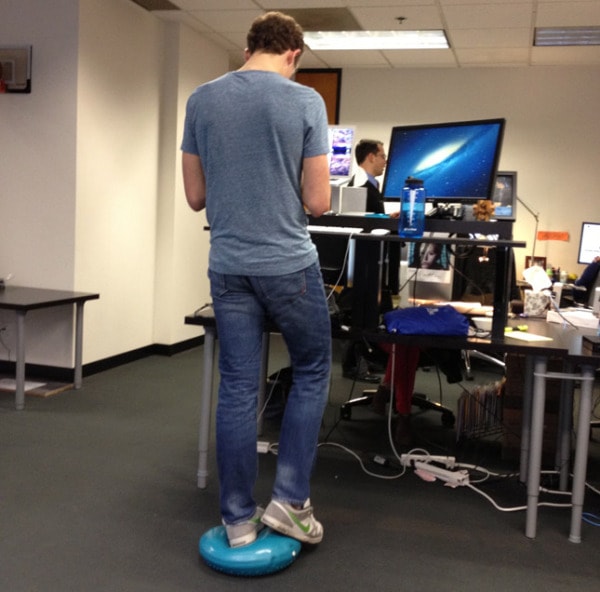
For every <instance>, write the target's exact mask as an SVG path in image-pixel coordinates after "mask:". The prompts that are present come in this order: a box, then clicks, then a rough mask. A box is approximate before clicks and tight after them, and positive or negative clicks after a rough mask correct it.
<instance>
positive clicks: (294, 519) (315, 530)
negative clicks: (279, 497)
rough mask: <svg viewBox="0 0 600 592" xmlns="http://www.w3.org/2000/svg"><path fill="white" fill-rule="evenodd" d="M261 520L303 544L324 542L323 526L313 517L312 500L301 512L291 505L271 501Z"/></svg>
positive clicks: (306, 503) (305, 504) (306, 502)
mask: <svg viewBox="0 0 600 592" xmlns="http://www.w3.org/2000/svg"><path fill="white" fill-rule="evenodd" d="M261 520H262V522H263V524H266V525H267V526H269V527H270V528H272V529H273V530H276V531H277V532H280V533H281V534H285V535H287V536H289V537H292V538H294V539H297V540H299V541H301V542H303V543H310V544H312V545H315V544H317V543H320V542H321V541H322V540H323V525H322V524H321V523H320V522H319V521H318V520H317V519H316V518H315V517H314V516H313V507H312V506H311V505H310V499H307V500H306V501H305V502H304V505H303V506H302V508H301V509H299V510H298V509H296V508H294V506H292V505H291V504H286V503H285V502H279V501H276V500H271V502H270V503H269V505H268V506H267V509H266V510H265V513H264V514H263V516H262V518H261Z"/></svg>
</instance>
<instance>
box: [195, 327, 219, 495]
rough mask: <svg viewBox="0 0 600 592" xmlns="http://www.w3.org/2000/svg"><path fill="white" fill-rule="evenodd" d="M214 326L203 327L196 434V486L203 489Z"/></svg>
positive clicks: (208, 429) (206, 474) (206, 463)
mask: <svg viewBox="0 0 600 592" xmlns="http://www.w3.org/2000/svg"><path fill="white" fill-rule="evenodd" d="M215 335H216V328H214V327H205V328H204V361H203V376H202V394H201V397H202V398H201V401H200V430H199V434H198V475H197V477H198V487H199V488H200V489H204V488H205V487H206V481H207V477H208V440H209V437H210V419H211V401H212V391H213V376H214V373H213V365H214V356H215Z"/></svg>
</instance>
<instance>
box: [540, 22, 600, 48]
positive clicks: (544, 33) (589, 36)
mask: <svg viewBox="0 0 600 592" xmlns="http://www.w3.org/2000/svg"><path fill="white" fill-rule="evenodd" d="M533 44H534V45H536V46H538V47H540V46H541V47H543V46H546V47H548V46H557V45H558V46H561V45H600V27H547V28H539V29H536V30H535V38H534V42H533Z"/></svg>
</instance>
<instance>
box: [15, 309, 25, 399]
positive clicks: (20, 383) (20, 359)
mask: <svg viewBox="0 0 600 592" xmlns="http://www.w3.org/2000/svg"><path fill="white" fill-rule="evenodd" d="M16 313H17V355H16V375H15V383H16V385H15V408H16V409H17V411H21V410H22V409H24V408H25V311H24V310H17V311H16Z"/></svg>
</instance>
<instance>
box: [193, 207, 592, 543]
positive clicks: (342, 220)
mask: <svg viewBox="0 0 600 592" xmlns="http://www.w3.org/2000/svg"><path fill="white" fill-rule="evenodd" d="M310 222H311V224H312V223H317V224H320V225H323V226H327V225H328V224H331V225H333V226H345V225H346V226H362V227H363V228H365V230H371V229H373V228H387V229H389V230H395V228H396V227H397V221H395V220H391V219H389V218H387V219H386V218H369V217H364V218H357V217H353V216H335V217H333V216H321V217H320V218H315V219H310ZM436 222H443V221H428V226H429V227H428V228H426V229H427V230H429V231H439V232H444V231H446V232H448V227H447V226H446V225H443V224H442V225H440V226H439V227H438V226H437V225H436ZM451 224H452V226H451V228H452V231H453V232H456V233H461V234H462V233H470V232H476V233H481V234H483V235H489V234H491V233H492V232H493V233H496V232H497V234H498V235H499V236H504V237H505V238H501V239H499V240H489V239H488V240H486V239H484V240H472V239H467V238H439V237H425V238H423V239H417V240H412V239H411V240H412V242H443V243H452V244H455V245H456V244H461V245H473V246H490V247H495V248H497V249H498V256H497V258H496V265H497V269H496V289H495V293H494V314H493V320H492V331H491V336H490V339H481V338H466V337H440V336H414V335H390V334H389V333H386V332H384V331H381V330H378V328H377V326H378V325H379V306H378V305H379V297H378V291H379V288H380V286H379V285H378V283H377V282H378V280H379V279H380V275H379V274H378V273H373V272H372V267H373V266H380V264H381V252H382V249H381V245H382V242H383V241H395V242H410V240H409V239H403V238H400V237H398V236H397V235H373V234H354V235H353V238H354V239H356V240H357V265H358V264H359V263H361V264H363V265H366V266H368V268H371V272H369V273H365V274H364V278H366V279H365V281H361V274H357V273H355V275H354V287H353V288H354V291H355V293H356V294H357V297H356V302H355V305H354V307H353V318H354V317H355V313H358V315H359V319H360V326H359V327H358V328H357V330H360V333H359V334H362V335H363V336H364V337H366V338H367V339H368V340H370V341H386V342H388V343H392V344H394V343H409V344H411V345H416V346H421V347H437V348H448V349H460V350H463V349H477V350H479V351H482V352H486V353H501V354H505V353H517V354H522V355H525V356H526V359H527V383H526V384H525V385H524V387H525V388H524V412H523V423H522V438H521V474H522V476H523V480H526V483H527V511H526V524H525V535H526V536H527V537H529V538H535V536H536V530H537V514H538V512H537V509H538V498H539V485H540V476H541V460H542V439H543V424H544V406H545V399H546V382H547V381H548V380H554V379H557V380H567V381H569V382H571V383H572V382H573V381H575V380H579V381H581V401H580V405H579V417H578V429H577V442H576V451H575V463H574V474H573V487H572V504H573V507H572V512H571V529H570V533H569V540H570V541H571V542H580V541H581V515H582V508H583V499H584V490H585V478H586V470H587V454H588V438H589V429H590V426H589V418H590V413H591V404H592V391H593V380H594V374H595V370H596V369H597V368H598V367H600V356H593V355H591V354H589V353H586V352H585V351H584V350H583V348H582V340H581V335H583V334H584V333H585V330H583V329H580V330H575V329H573V328H570V327H562V326H560V325H555V324H552V323H547V322H545V321H539V322H535V323H528V324H530V326H531V332H533V333H536V334H538V335H542V336H546V337H550V338H551V341H533V342H524V341H518V340H516V339H514V338H511V337H509V336H506V335H505V333H504V328H505V326H506V324H507V311H508V300H509V298H508V286H509V283H510V282H509V269H510V261H511V256H512V251H511V249H512V248H513V247H524V246H525V243H523V242H515V241H512V240H510V234H511V230H510V228H511V226H510V225H508V226H507V225H506V224H503V223H502V222H498V223H494V224H493V225H490V223H489V222H488V223H486V222H483V223H467V224H466V225H463V224H462V223H460V222H456V221H452V222H451ZM359 244H360V245H362V247H363V248H362V249H359V248H358V245H359ZM361 252H362V255H360V257H362V258H361V259H359V253H361ZM359 269H360V268H359ZM185 323H186V324H192V325H200V326H203V327H204V329H205V331H206V335H205V345H204V348H205V349H204V376H203V386H202V404H201V418H200V422H201V424H200V433H199V465H198V466H199V469H198V486H199V487H200V488H204V487H206V479H207V476H208V473H207V455H208V441H209V431H210V410H211V399H212V385H213V365H214V342H215V339H216V325H215V321H214V317H213V318H211V315H210V314H203V315H200V316H195V315H189V316H187V317H185ZM588 332H589V333H591V334H593V333H594V332H593V331H591V332H590V331H588ZM265 341H266V342H268V331H267V330H266V331H265V339H264V340H263V345H264V344H265ZM553 357H559V358H562V359H563V360H564V361H565V362H566V364H567V370H568V371H567V372H565V373H551V372H548V360H549V359H550V358H553ZM263 360H265V348H263ZM573 368H579V369H580V373H574V372H573ZM265 374H266V373H265ZM566 412H567V411H565V412H564V413H563V415H566ZM565 426H566V423H565V421H564V420H563V438H562V446H561V458H563V459H568V452H569V450H567V448H568V443H567V444H565V442H566V440H567V438H566V437H565V435H564V431H565ZM562 464H563V465H565V463H562ZM561 466H562V465H561ZM565 466H566V465H565ZM563 481H565V479H564V478H563Z"/></svg>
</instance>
